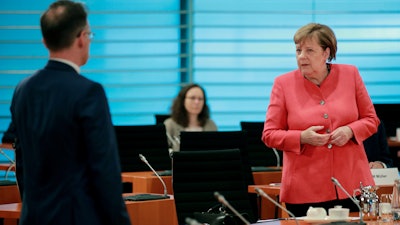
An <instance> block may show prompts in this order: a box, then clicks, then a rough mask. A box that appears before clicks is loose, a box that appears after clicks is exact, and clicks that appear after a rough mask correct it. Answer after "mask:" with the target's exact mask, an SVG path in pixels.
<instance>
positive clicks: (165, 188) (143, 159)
mask: <svg viewBox="0 0 400 225" xmlns="http://www.w3.org/2000/svg"><path fill="white" fill-rule="evenodd" d="M139 158H140V160H142V161H143V162H144V163H146V165H147V166H148V167H149V168H150V169H151V171H153V173H154V174H155V175H156V176H157V178H158V179H159V180H160V181H161V184H162V185H163V186H164V197H165V198H169V196H168V192H167V186H166V185H165V182H164V180H163V179H161V177H160V175H158V173H157V172H156V171H155V170H154V169H153V167H152V166H151V165H150V163H149V162H148V161H147V159H146V157H144V156H143V155H142V154H139Z"/></svg>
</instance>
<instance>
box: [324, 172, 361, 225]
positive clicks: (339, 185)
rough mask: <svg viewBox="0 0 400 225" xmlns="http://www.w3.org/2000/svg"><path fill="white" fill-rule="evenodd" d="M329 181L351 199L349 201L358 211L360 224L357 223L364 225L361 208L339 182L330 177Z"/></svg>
mask: <svg viewBox="0 0 400 225" xmlns="http://www.w3.org/2000/svg"><path fill="white" fill-rule="evenodd" d="M331 180H332V182H333V183H334V184H335V185H336V186H338V187H339V188H340V189H342V191H343V192H344V193H345V194H346V195H347V197H349V198H350V199H351V201H353V202H354V204H356V206H357V207H358V210H359V211H360V222H359V224H366V223H365V222H364V221H363V211H362V209H361V206H360V204H359V203H358V201H357V199H355V198H353V196H351V195H350V194H349V192H347V191H346V189H344V187H343V186H342V185H341V184H340V183H339V181H338V180H337V179H336V178H334V177H331Z"/></svg>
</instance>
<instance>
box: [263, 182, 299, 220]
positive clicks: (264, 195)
mask: <svg viewBox="0 0 400 225" xmlns="http://www.w3.org/2000/svg"><path fill="white" fill-rule="evenodd" d="M255 191H256V192H257V194H259V195H261V196H262V197H264V198H266V199H268V200H269V201H270V202H272V203H274V205H276V206H278V207H279V208H280V209H282V210H283V211H285V212H286V213H287V214H289V216H290V217H292V218H293V219H294V221H295V222H296V225H299V221H297V218H296V216H294V214H293V213H292V212H290V211H289V210H287V209H286V208H285V207H283V206H282V205H281V204H279V203H278V202H276V201H275V200H274V199H272V198H271V197H270V196H269V195H267V194H266V193H265V192H264V191H263V190H261V189H260V188H255Z"/></svg>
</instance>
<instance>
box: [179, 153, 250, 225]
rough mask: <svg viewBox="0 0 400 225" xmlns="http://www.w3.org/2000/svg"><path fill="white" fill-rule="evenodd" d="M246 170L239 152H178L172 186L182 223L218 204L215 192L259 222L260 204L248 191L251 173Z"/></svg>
mask: <svg viewBox="0 0 400 225" xmlns="http://www.w3.org/2000/svg"><path fill="white" fill-rule="evenodd" d="M245 167H246V164H245V163H244V162H243V159H242V157H241V152H240V150H239V149H230V150H213V151H209V150H205V151H202V150H197V151H181V152H175V153H174V155H173V170H172V185H173V189H174V199H175V206H176V211H177V216H178V222H179V224H184V221H185V218H186V217H191V218H193V217H194V213H195V212H206V211H207V210H208V209H210V208H212V207H214V206H216V205H218V204H219V202H218V200H217V199H216V198H215V197H214V192H216V191H218V192H219V193H220V194H222V195H223V196H224V197H225V199H226V200H227V201H228V202H229V203H230V204H231V205H232V206H233V207H234V208H235V209H236V210H237V211H238V212H240V213H246V214H247V215H248V218H249V221H250V222H255V221H257V216H256V215H257V204H256V202H255V201H254V198H253V197H254V196H252V194H249V193H248V191H247V188H248V183H247V182H248V180H247V179H246V177H247V176H248V174H247V175H246V173H248V171H249V170H248V169H246V168H245ZM250 173H251V172H250ZM199 222H204V221H199Z"/></svg>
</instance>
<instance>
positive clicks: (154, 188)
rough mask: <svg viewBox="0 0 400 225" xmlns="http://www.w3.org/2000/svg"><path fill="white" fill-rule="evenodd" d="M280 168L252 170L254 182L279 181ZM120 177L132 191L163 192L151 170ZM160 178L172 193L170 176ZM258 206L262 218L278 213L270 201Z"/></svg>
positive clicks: (268, 182) (159, 182) (267, 182)
mask: <svg viewBox="0 0 400 225" xmlns="http://www.w3.org/2000/svg"><path fill="white" fill-rule="evenodd" d="M280 169H281V168H271V170H270V171H258V172H252V173H253V178H254V184H256V185H262V184H271V183H280V182H281V177H282V171H281V170H280ZM161 172H162V171H161ZM121 177H122V181H123V182H130V183H132V192H133V193H158V194H163V193H164V187H163V185H162V183H161V181H160V180H159V179H158V177H157V176H156V175H155V174H154V173H153V172H151V171H143V172H123V173H122V175H121ZM161 179H162V180H163V181H164V182H165V185H166V188H167V193H168V194H170V195H173V188H172V176H171V175H168V176H161ZM277 196H278V195H271V197H273V198H277ZM260 208H261V211H260V215H261V217H260V218H262V219H271V218H276V217H277V215H278V214H277V210H276V207H275V205H274V204H273V203H271V202H265V201H262V205H261V206H260Z"/></svg>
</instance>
